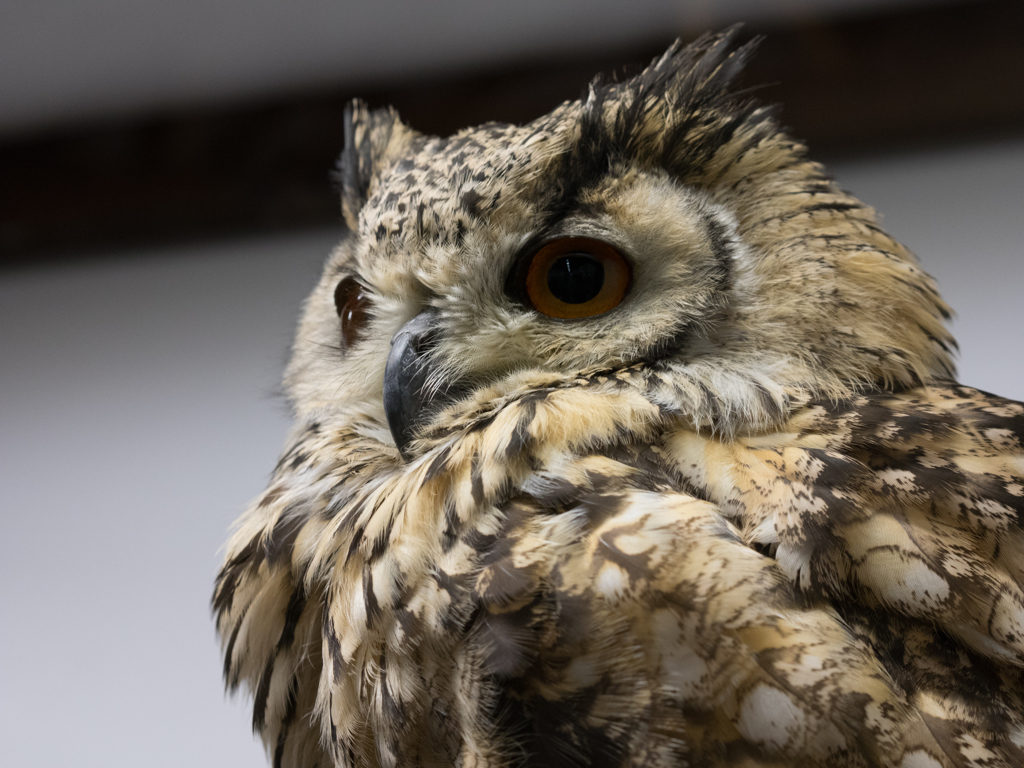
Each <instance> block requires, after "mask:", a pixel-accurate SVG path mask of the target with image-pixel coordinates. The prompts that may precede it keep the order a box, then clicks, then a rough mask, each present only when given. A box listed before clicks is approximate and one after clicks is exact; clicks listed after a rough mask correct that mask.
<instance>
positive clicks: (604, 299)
mask: <svg viewBox="0 0 1024 768" xmlns="http://www.w3.org/2000/svg"><path fill="white" fill-rule="evenodd" d="M631 272H632V270H631V269H630V265H629V262H628V261H626V258H625V257H624V256H623V255H622V254H621V253H619V252H618V251H617V250H615V248H613V247H612V246H610V245H608V243H603V242H601V241H600V240H593V239H591V238H589V237H563V238H561V239H559V240H552V241H551V242H550V243H546V244H545V245H543V246H542V247H541V249H540V250H539V251H537V252H536V253H535V254H533V256H532V258H531V259H530V262H529V267H528V268H527V271H526V296H527V298H529V300H530V303H531V304H532V305H533V307H534V309H536V310H537V311H538V312H540V313H541V314H544V315H547V316H548V317H556V318H559V319H562V320H577V319H580V318H584V317H593V316H594V315H600V314H604V313H605V312H607V311H609V310H611V309H615V307H617V306H618V305H619V304H620V303H621V302H622V300H623V299H624V298H625V297H626V294H627V293H628V292H629V288H630V285H631V283H632V273H631Z"/></svg>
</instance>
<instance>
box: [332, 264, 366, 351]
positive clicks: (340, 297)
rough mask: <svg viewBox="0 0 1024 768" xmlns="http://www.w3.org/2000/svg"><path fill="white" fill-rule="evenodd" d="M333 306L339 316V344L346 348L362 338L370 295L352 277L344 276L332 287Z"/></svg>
mask: <svg viewBox="0 0 1024 768" xmlns="http://www.w3.org/2000/svg"><path fill="white" fill-rule="evenodd" d="M334 307H335V309H337V310H338V317H340V318H341V345H342V346H343V347H344V348H345V349H348V348H349V347H351V346H352V345H353V344H355V343H356V342H357V341H359V339H360V338H362V335H363V331H364V330H365V327H366V321H367V320H368V319H369V316H368V314H367V310H368V309H369V308H370V297H369V295H368V294H367V292H366V289H365V288H363V286H361V285H360V284H359V283H358V282H357V281H356V279H355V278H354V277H346V278H345V279H344V280H342V281H341V282H340V283H338V287H337V288H335V289H334Z"/></svg>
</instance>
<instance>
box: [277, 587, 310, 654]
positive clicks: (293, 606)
mask: <svg viewBox="0 0 1024 768" xmlns="http://www.w3.org/2000/svg"><path fill="white" fill-rule="evenodd" d="M305 608H306V588H305V587H304V586H303V585H302V584H299V585H298V586H297V587H296V588H295V589H294V590H293V591H292V596H291V597H290V598H288V607H287V608H286V609H285V612H284V627H283V628H282V629H281V638H280V639H279V640H278V641H277V650H278V651H284V650H287V649H288V648H290V647H291V644H292V643H293V642H295V628H296V626H297V625H298V623H299V619H300V618H302V612H303V611H304V610H305Z"/></svg>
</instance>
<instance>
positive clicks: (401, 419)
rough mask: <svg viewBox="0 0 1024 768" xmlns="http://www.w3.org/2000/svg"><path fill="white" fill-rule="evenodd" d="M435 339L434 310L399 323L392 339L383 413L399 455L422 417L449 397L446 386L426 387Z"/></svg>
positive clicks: (404, 452) (404, 455)
mask: <svg viewBox="0 0 1024 768" xmlns="http://www.w3.org/2000/svg"><path fill="white" fill-rule="evenodd" d="M436 338H437V312H436V311H435V310H432V309H428V310H426V311H424V312H420V314H418V315H416V317H414V318H413V319H412V320H410V321H409V322H408V323H406V324H405V325H403V326H402V328H401V330H399V331H398V333H396V334H395V335H394V337H392V339H391V353H390V354H389V355H388V362H387V366H386V367H385V368H384V413H385V414H386V416H387V419H388V427H390V428H391V436H392V437H394V439H395V445H397V446H398V450H399V452H400V453H401V454H402V458H404V459H405V460H407V461H408V460H409V458H410V454H409V450H408V449H409V443H411V442H412V439H413V437H414V435H415V434H416V430H417V428H418V427H419V426H420V424H421V423H422V422H423V419H424V417H425V416H427V415H429V414H430V413H431V411H432V410H433V409H434V408H436V407H437V406H438V405H440V404H443V403H444V402H447V401H449V400H450V399H451V397H450V394H451V393H450V392H449V390H448V389H447V388H444V387H442V388H441V389H440V390H437V389H436V388H435V389H428V388H427V386H426V385H427V382H428V381H429V379H430V373H431V367H430V362H429V355H428V353H429V351H430V349H431V347H432V346H433V345H434V343H435V341H436Z"/></svg>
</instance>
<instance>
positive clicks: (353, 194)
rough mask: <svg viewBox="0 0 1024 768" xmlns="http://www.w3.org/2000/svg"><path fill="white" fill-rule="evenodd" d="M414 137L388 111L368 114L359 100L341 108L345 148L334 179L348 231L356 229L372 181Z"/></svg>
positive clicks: (365, 107)
mask: <svg viewBox="0 0 1024 768" xmlns="http://www.w3.org/2000/svg"><path fill="white" fill-rule="evenodd" d="M415 135H417V134H416V133H415V131H413V130H412V129H410V128H409V127H408V126H406V125H405V124H403V123H402V120H401V118H400V117H399V116H398V112H396V111H395V110H394V109H393V108H392V107H387V108H385V109H375V110H373V111H370V109H369V108H368V107H367V106H366V104H365V103H364V102H363V101H361V100H359V99H353V100H352V101H351V102H349V103H348V105H347V106H346V107H345V148H344V149H343V150H342V152H341V158H340V159H339V161H338V170H337V176H336V178H337V180H338V181H339V182H340V186H341V213H342V215H343V216H344V218H345V224H346V225H347V226H348V228H349V229H351V230H353V231H355V230H356V229H358V227H359V211H360V210H361V209H362V207H363V205H364V204H365V203H366V200H367V197H368V195H369V192H370V186H371V184H372V182H373V180H374V178H375V177H377V176H379V175H380V174H381V172H382V171H383V170H385V169H386V168H388V167H390V165H391V164H392V163H393V162H394V158H395V156H396V155H397V154H398V152H400V151H401V150H403V149H405V147H406V146H407V145H408V143H409V141H410V140H411V139H412V138H413V136H415Z"/></svg>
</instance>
